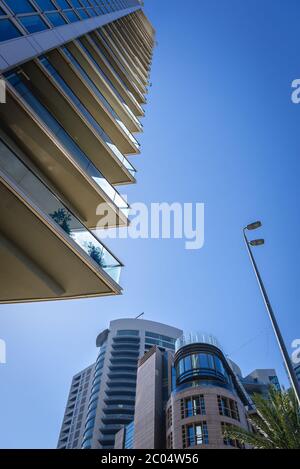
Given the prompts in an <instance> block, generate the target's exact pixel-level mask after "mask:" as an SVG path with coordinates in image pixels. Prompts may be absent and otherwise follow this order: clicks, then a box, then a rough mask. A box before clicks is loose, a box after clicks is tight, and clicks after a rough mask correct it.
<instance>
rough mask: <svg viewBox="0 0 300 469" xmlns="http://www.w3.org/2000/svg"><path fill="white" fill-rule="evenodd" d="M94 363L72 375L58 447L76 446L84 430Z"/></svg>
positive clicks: (69, 447) (70, 447)
mask: <svg viewBox="0 0 300 469" xmlns="http://www.w3.org/2000/svg"><path fill="white" fill-rule="evenodd" d="M94 368H95V365H91V366H89V367H88V368H86V369H85V370H82V371H81V372H80V373H78V374H77V375H75V376H74V378H73V380H72V384H71V388H70V392H69V397H68V402H67V405H66V410H65V414H64V418H63V423H62V427H61V431H60V435H59V445H58V448H68V449H72V448H78V445H80V443H79V442H81V441H82V437H83V433H84V430H85V419H86V414H87V408H88V401H89V396H90V393H91V388H92V382H93V377H94Z"/></svg>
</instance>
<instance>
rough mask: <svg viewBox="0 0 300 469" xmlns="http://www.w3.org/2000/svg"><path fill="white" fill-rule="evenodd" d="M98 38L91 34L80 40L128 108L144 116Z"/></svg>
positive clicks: (136, 114) (137, 114)
mask: <svg viewBox="0 0 300 469" xmlns="http://www.w3.org/2000/svg"><path fill="white" fill-rule="evenodd" d="M97 39H98V38H97V36H96V34H95V35H92V34H89V35H87V36H85V37H82V38H80V44H81V45H83V46H84V47H85V50H88V52H89V53H90V54H91V55H92V57H93V59H94V60H95V61H96V63H97V64H98V66H99V67H100V68H101V70H102V71H103V72H104V73H105V75H106V77H107V78H108V79H109V80H110V82H111V83H112V84H113V86H114V88H116V90H117V91H118V93H119V94H120V95H121V96H122V98H123V99H124V101H125V102H126V104H127V106H128V107H129V109H130V110H131V112H132V113H133V114H134V115H135V116H144V115H145V112H144V110H143V108H142V106H141V105H140V103H139V102H138V101H137V99H136V98H135V96H134V95H133V94H132V92H131V91H130V90H129V89H128V86H127V85H126V83H125V82H124V80H123V79H122V77H121V76H120V74H119V73H118V72H117V70H115V69H114V68H113V67H112V65H111V63H110V61H109V56H108V55H105V54H104V51H103V48H101V45H100V43H99V40H97Z"/></svg>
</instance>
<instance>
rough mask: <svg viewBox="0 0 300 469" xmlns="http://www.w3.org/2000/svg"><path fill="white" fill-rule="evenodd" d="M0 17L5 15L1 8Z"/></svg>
mask: <svg viewBox="0 0 300 469" xmlns="http://www.w3.org/2000/svg"><path fill="white" fill-rule="evenodd" d="M0 15H1V16H3V15H6V13H5V11H3V10H2V8H0Z"/></svg>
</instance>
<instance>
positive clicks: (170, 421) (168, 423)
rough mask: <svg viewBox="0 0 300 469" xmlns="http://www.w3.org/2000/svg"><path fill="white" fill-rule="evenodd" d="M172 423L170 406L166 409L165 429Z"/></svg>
mask: <svg viewBox="0 0 300 469" xmlns="http://www.w3.org/2000/svg"><path fill="white" fill-rule="evenodd" d="M172 422H173V412H172V407H171V406H170V407H169V408H168V409H167V428H170V427H171V425H172Z"/></svg>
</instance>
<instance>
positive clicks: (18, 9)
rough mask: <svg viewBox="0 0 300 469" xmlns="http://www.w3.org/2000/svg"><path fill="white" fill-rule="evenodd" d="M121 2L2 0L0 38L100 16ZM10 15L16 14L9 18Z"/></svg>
mask: <svg viewBox="0 0 300 469" xmlns="http://www.w3.org/2000/svg"><path fill="white" fill-rule="evenodd" d="M124 3H125V2H123V1H120V0H119V1H118V2H117V1H113V0H111V1H108V0H104V1H103V0H18V1H15V0H5V1H4V0H3V8H1V7H0V16H2V18H1V19H0V41H7V40H9V39H13V38H15V37H18V36H21V35H22V34H24V33H25V34H26V33H29V34H32V33H36V32H38V31H43V30H45V29H49V28H51V27H57V26H61V25H64V24H67V23H74V22H77V21H81V20H84V19H87V18H91V17H95V16H100V15H103V14H106V13H109V12H112V11H116V10H119V9H121V8H125V4H124ZM4 7H7V11H5V10H4ZM40 11H41V12H43V14H40ZM10 12H11V13H10ZM11 14H13V15H17V16H15V17H14V18H13V19H12V20H11V19H9V18H8V17H9V16H11ZM4 16H6V18H4Z"/></svg>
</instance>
